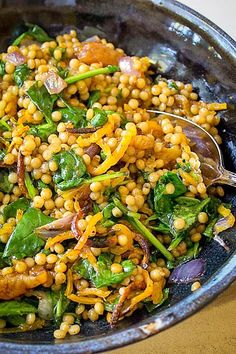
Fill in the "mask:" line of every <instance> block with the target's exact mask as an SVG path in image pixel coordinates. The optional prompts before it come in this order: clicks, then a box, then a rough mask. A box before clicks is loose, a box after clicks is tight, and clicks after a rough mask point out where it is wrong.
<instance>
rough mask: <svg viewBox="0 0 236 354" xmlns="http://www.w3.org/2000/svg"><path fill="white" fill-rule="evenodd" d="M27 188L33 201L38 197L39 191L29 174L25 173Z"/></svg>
mask: <svg viewBox="0 0 236 354" xmlns="http://www.w3.org/2000/svg"><path fill="white" fill-rule="evenodd" d="M25 186H26V189H27V191H28V195H29V197H30V198H31V199H33V198H34V197H35V196H36V195H37V189H36V188H35V187H34V185H33V182H32V181H31V178H30V175H29V173H28V172H26V173H25Z"/></svg>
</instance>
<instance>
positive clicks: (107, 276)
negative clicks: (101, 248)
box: [75, 253, 135, 288]
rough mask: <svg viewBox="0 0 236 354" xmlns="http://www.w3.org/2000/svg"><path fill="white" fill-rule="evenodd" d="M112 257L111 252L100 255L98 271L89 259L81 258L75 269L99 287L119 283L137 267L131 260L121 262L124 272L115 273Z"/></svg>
mask: <svg viewBox="0 0 236 354" xmlns="http://www.w3.org/2000/svg"><path fill="white" fill-rule="evenodd" d="M111 265H112V259H111V254H108V253H103V254H101V255H100V256H98V261H97V266H98V269H97V271H96V270H95V269H94V268H93V266H92V265H91V263H90V262H89V261H88V260H87V259H83V260H81V261H80V262H79V263H78V264H77V265H76V266H75V270H76V272H78V274H80V275H82V276H83V277H84V278H85V279H88V280H90V281H91V282H92V283H93V284H94V285H95V286H96V287H97V288H102V287H104V286H110V285H112V284H119V283H121V282H122V281H123V280H124V279H125V278H127V277H128V276H130V275H131V274H132V272H133V270H134V269H135V265H134V264H133V263H132V261H131V260H125V261H123V262H121V266H122V267H123V270H124V271H123V272H121V273H118V274H114V273H112V271H111V269H110V268H111Z"/></svg>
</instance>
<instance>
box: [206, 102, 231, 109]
mask: <svg viewBox="0 0 236 354" xmlns="http://www.w3.org/2000/svg"><path fill="white" fill-rule="evenodd" d="M207 109H208V110H209V111H221V110H224V109H227V103H217V102H216V103H208V105H207Z"/></svg>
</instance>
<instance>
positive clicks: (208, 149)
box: [148, 109, 236, 187]
mask: <svg viewBox="0 0 236 354" xmlns="http://www.w3.org/2000/svg"><path fill="white" fill-rule="evenodd" d="M148 112H150V113H156V114H162V115H166V116H168V117H171V118H172V119H174V120H175V121H176V122H177V123H178V125H180V126H181V127H182V129H183V132H184V133H185V135H186V136H187V138H189V140H190V146H191V150H192V151H193V152H195V153H196V154H197V155H198V157H199V160H200V163H201V171H202V177H203V181H204V183H205V185H206V187H209V186H211V185H212V184H215V183H219V184H228V185H230V186H233V187H236V173H234V172H231V171H227V170H226V169H225V168H224V165H223V156H222V153H221V150H220V148H219V146H218V144H217V142H216V141H215V139H214V138H213V137H212V136H211V135H210V134H209V133H208V132H207V131H206V130H205V129H203V128H202V127H200V126H199V125H197V124H196V123H194V122H192V121H190V120H188V119H186V118H183V117H180V116H178V115H175V114H172V113H166V112H161V111H156V110H152V109H151V110H148Z"/></svg>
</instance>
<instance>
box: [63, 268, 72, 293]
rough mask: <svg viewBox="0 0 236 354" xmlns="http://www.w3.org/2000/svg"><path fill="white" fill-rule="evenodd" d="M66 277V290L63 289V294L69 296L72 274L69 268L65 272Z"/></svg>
mask: <svg viewBox="0 0 236 354" xmlns="http://www.w3.org/2000/svg"><path fill="white" fill-rule="evenodd" d="M66 275H67V276H66V278H67V285H66V291H65V295H66V296H69V295H70V294H71V293H72V291H73V274H72V271H71V269H68V271H67V274H66Z"/></svg>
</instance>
